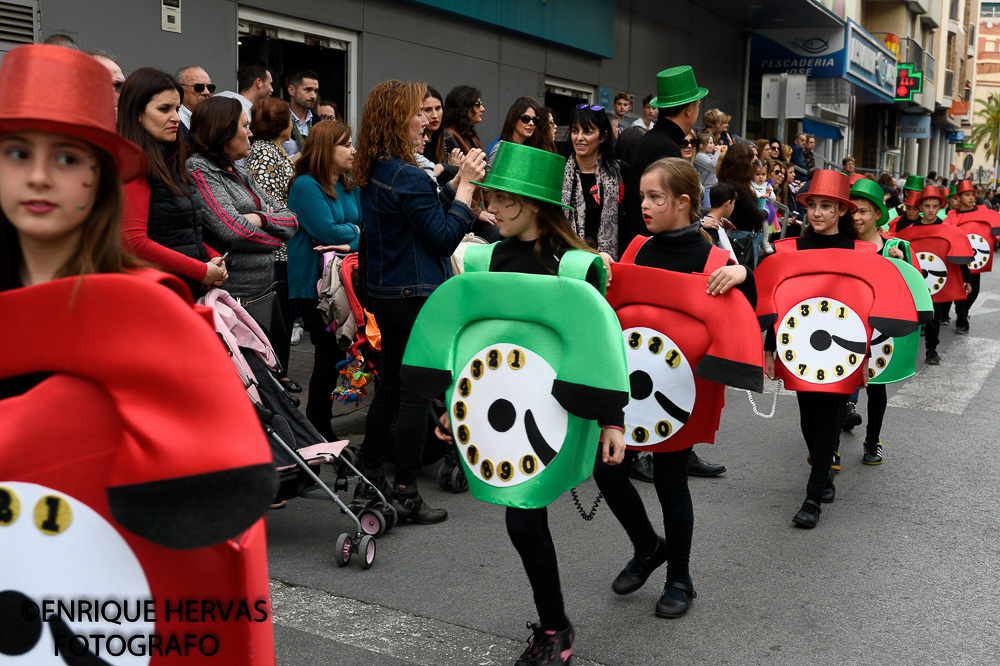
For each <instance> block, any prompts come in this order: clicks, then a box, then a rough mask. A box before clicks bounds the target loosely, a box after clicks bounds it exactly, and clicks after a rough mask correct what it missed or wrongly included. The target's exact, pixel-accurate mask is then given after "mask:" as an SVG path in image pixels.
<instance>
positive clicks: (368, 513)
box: [358, 509, 385, 536]
mask: <svg viewBox="0 0 1000 666" xmlns="http://www.w3.org/2000/svg"><path fill="white" fill-rule="evenodd" d="M358 520H359V521H360V522H361V531H362V532H364V533H365V534H370V535H372V536H381V535H382V532H384V531H385V517H383V516H382V514H381V513H379V512H378V511H376V510H375V509H365V510H364V511H362V512H361V513H360V514H359V515H358Z"/></svg>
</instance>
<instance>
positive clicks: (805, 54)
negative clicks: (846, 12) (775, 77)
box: [750, 28, 846, 79]
mask: <svg viewBox="0 0 1000 666" xmlns="http://www.w3.org/2000/svg"><path fill="white" fill-rule="evenodd" d="M845 52H846V49H845V48H844V29H843V28H805V29H794V30H757V31H755V32H754V33H753V35H752V36H751V37H750V76H751V77H752V78H759V77H761V76H763V75H764V74H783V73H785V72H787V73H789V74H805V75H806V76H808V77H810V78H814V79H816V78H818V79H841V78H843V77H844V59H845Z"/></svg>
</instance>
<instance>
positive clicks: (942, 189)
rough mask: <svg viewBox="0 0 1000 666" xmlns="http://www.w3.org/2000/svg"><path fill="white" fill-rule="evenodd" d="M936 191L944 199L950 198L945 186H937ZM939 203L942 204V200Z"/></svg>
mask: <svg viewBox="0 0 1000 666" xmlns="http://www.w3.org/2000/svg"><path fill="white" fill-rule="evenodd" d="M938 192H940V193H941V197H942V198H943V199H944V201H948V199H950V198H951V195H950V194H949V193H948V188H947V187H939V188H938ZM941 205H942V206H943V205H944V202H942V203H941Z"/></svg>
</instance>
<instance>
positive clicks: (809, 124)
mask: <svg viewBox="0 0 1000 666" xmlns="http://www.w3.org/2000/svg"><path fill="white" fill-rule="evenodd" d="M802 131H803V132H805V133H806V134H812V135H813V136H818V137H820V138H823V139H833V140H834V141H841V140H842V139H843V138H844V135H843V133H841V131H840V128H839V127H837V126H836V125H828V124H827V123H821V122H820V121H818V120H810V119H809V118H803V119H802Z"/></svg>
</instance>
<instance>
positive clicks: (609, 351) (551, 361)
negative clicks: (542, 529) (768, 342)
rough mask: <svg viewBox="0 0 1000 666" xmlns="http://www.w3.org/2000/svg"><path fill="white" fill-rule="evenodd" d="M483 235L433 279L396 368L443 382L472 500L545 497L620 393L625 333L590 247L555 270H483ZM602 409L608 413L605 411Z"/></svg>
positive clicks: (532, 504)
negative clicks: (448, 273) (443, 277)
mask: <svg viewBox="0 0 1000 666" xmlns="http://www.w3.org/2000/svg"><path fill="white" fill-rule="evenodd" d="M493 249H494V246H492V245H488V246H481V247H470V248H469V249H468V251H467V252H466V255H465V271H466V272H465V273H463V274H462V275H458V276H456V277H454V278H451V279H449V280H447V281H446V282H445V283H444V284H443V285H441V286H440V287H438V288H437V289H436V290H435V291H434V293H433V294H432V295H431V297H430V298H429V299H428V300H427V303H426V304H425V305H424V307H423V308H422V309H421V311H420V316H419V317H417V321H416V323H415V324H414V326H413V331H412V333H411V334H410V339H409V342H408V343H407V346H406V354H405V356H404V358H403V367H402V371H401V376H402V380H403V382H404V383H405V384H406V385H408V386H409V387H410V388H411V389H412V390H413V391H414V392H415V393H417V394H418V395H420V396H422V397H427V398H433V397H436V396H438V395H440V394H441V393H442V392H445V393H446V396H447V405H448V407H449V417H450V419H451V426H452V432H453V433H454V439H455V446H457V447H458V450H459V457H460V458H461V460H462V465H463V467H464V468H465V472H466V478H468V480H469V490H470V491H471V493H472V495H473V496H474V497H475V498H476V499H478V500H481V501H484V502H490V503H493V504H501V505H504V506H512V507H518V508H524V509H535V508H541V507H545V506H548V505H549V504H550V503H551V502H552V501H553V500H554V499H555V498H556V497H558V496H559V495H560V494H562V493H563V492H564V491H566V490H568V489H570V488H573V487H574V486H576V485H578V484H580V483H582V482H583V481H584V480H586V479H587V478H588V477H589V476H590V475H591V474H592V473H593V470H594V460H595V459H596V456H597V447H598V443H599V437H600V428H599V426H598V422H601V423H611V422H614V421H613V419H614V418H615V414H617V413H620V412H621V410H622V409H624V407H625V405H626V404H627V402H628V395H629V381H628V370H627V366H626V361H625V343H624V340H623V338H622V335H621V327H620V326H619V324H618V319H617V318H616V317H615V313H614V310H612V309H611V306H609V305H608V303H607V301H605V300H604V297H603V293H602V291H603V289H602V291H598V290H596V289H594V287H593V286H591V285H590V284H588V283H587V281H586V276H587V273H588V271H590V270H597V271H598V274H599V283H600V284H601V285H602V286H603V285H604V284H605V278H606V271H605V268H604V264H603V262H602V260H601V258H600V257H599V256H597V255H595V254H592V253H589V252H583V251H580V250H569V251H567V252H566V253H565V254H563V256H562V259H561V261H560V262H559V274H558V276H554V275H553V276H549V275H532V274H525V273H506V272H504V273H491V272H489V265H490V259H491V256H492V253H493ZM605 419H607V420H605Z"/></svg>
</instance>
